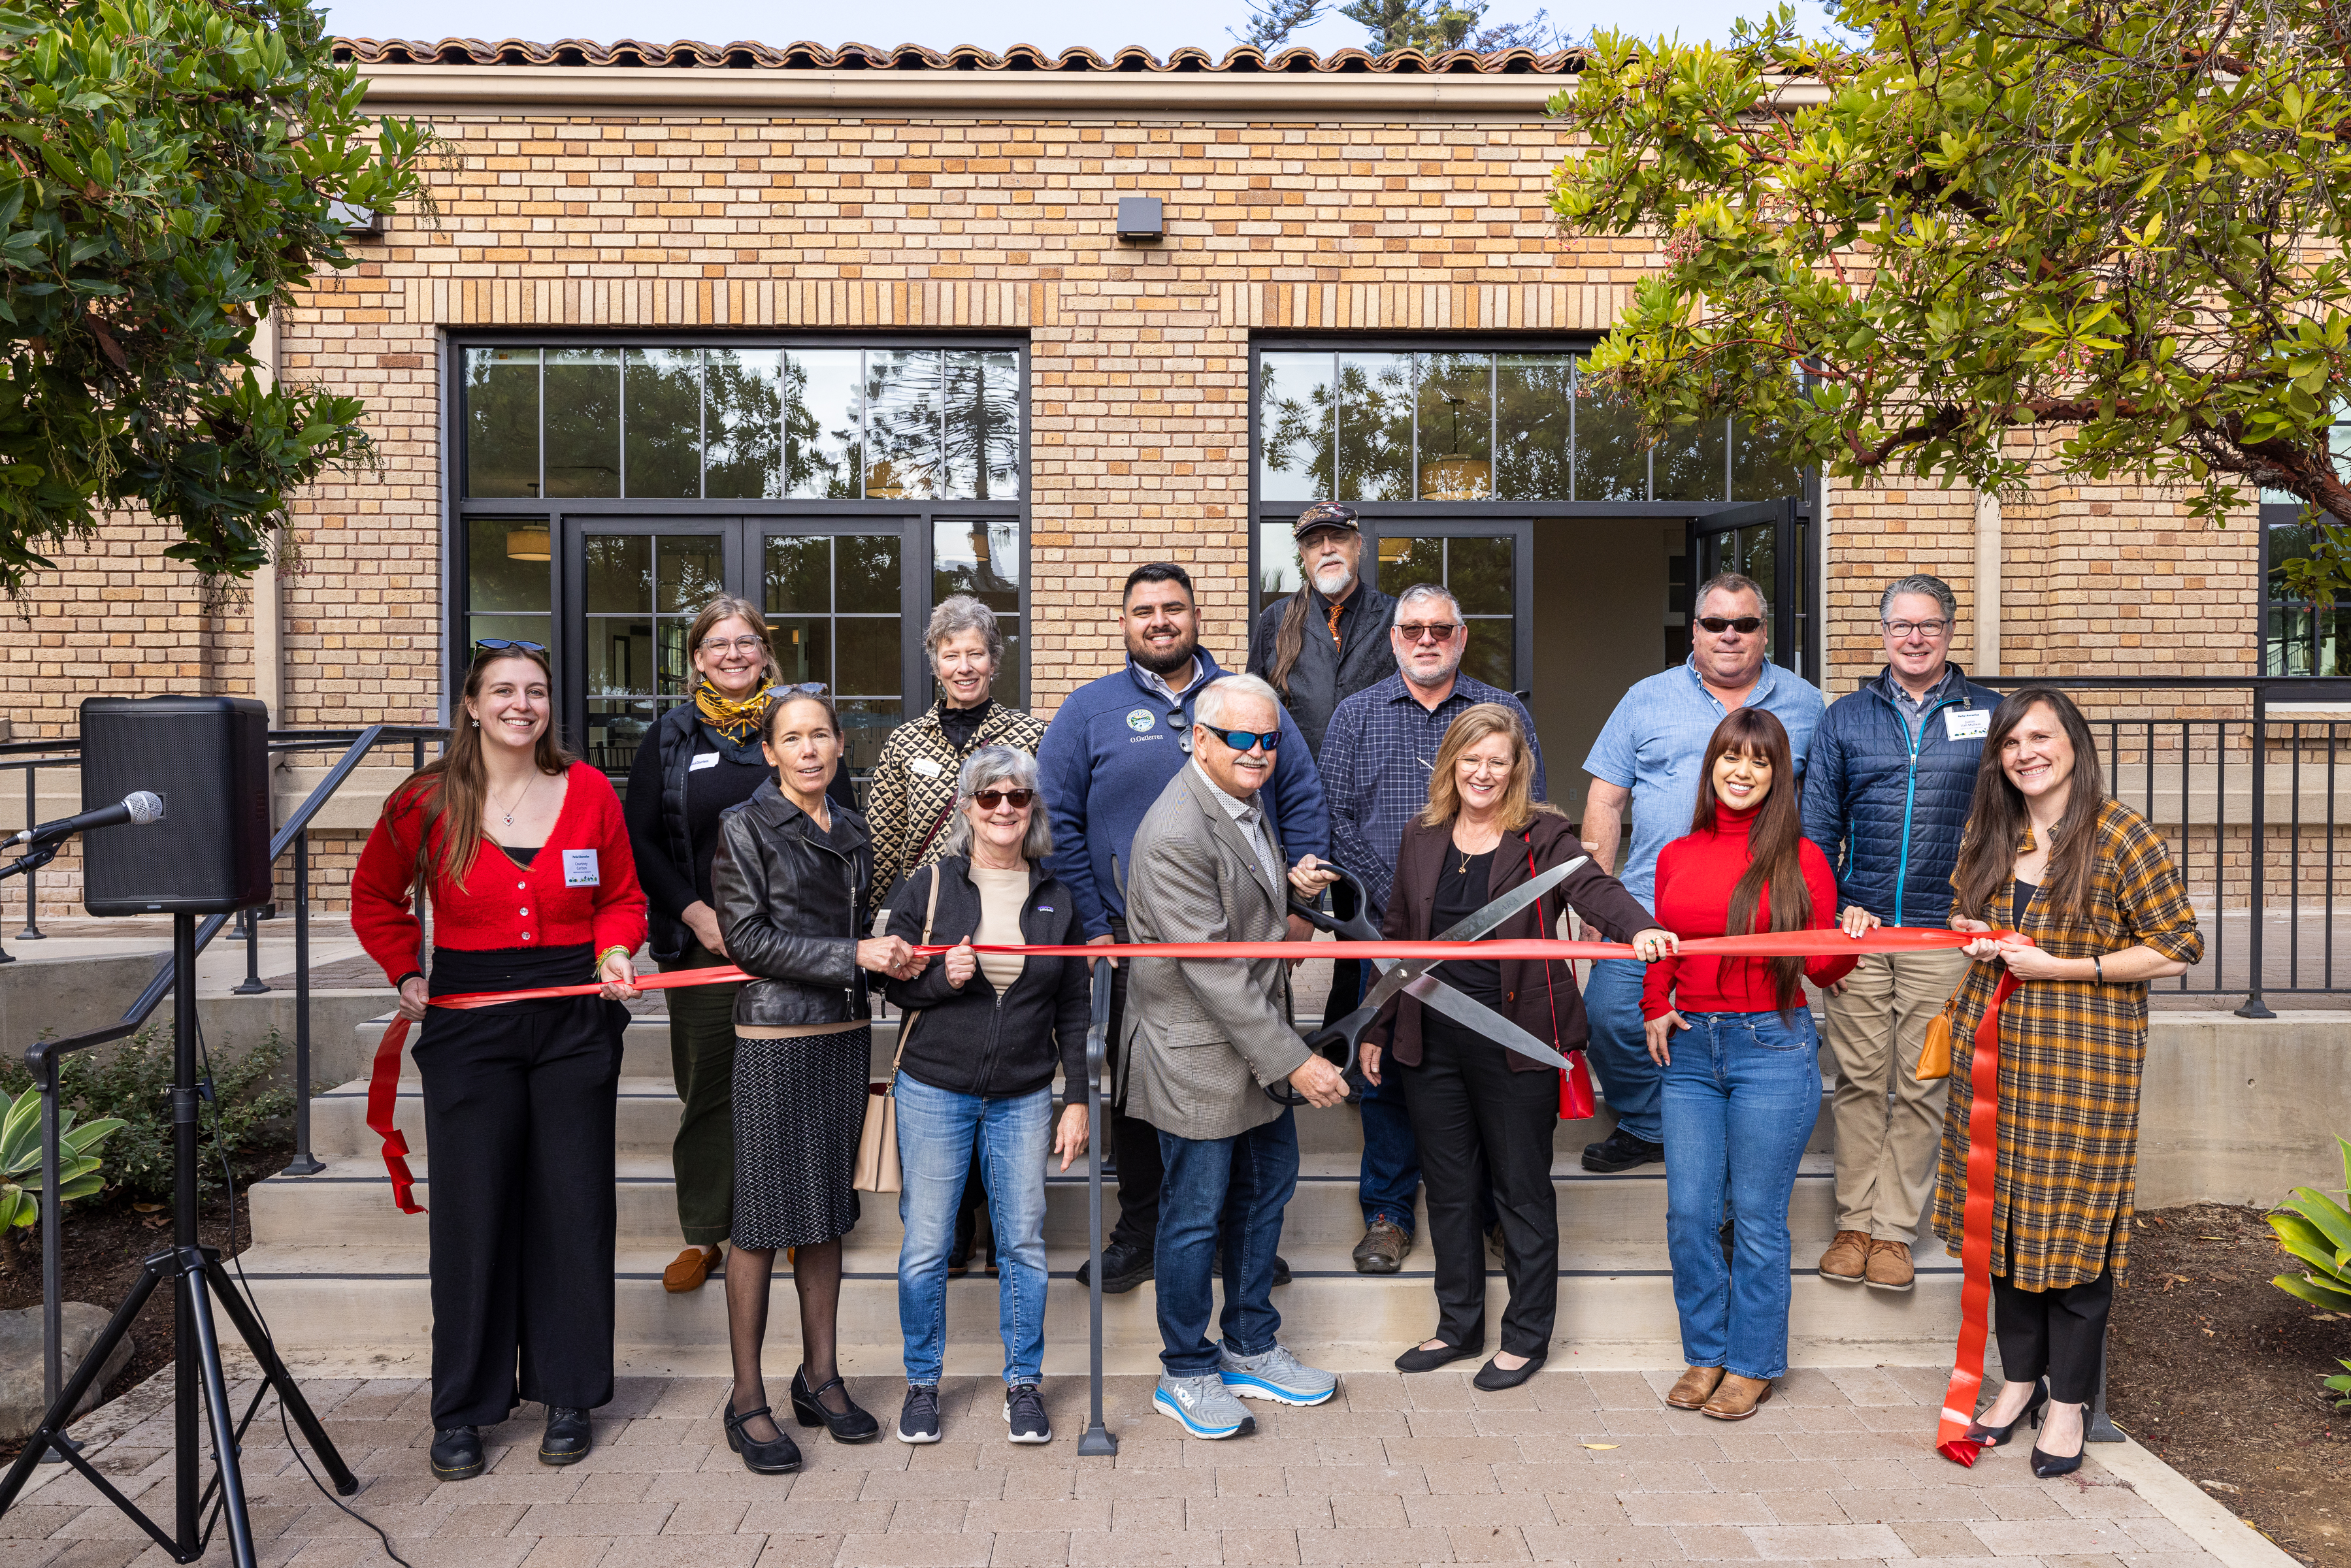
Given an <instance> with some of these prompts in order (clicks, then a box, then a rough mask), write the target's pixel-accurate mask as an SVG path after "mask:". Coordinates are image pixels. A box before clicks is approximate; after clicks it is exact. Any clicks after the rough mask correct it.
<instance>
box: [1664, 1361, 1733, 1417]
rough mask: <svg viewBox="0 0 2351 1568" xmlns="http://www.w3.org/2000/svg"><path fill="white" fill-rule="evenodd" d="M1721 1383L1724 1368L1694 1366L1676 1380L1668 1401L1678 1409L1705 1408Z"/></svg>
mask: <svg viewBox="0 0 2351 1568" xmlns="http://www.w3.org/2000/svg"><path fill="white" fill-rule="evenodd" d="M1721 1383H1722V1368H1720V1367H1719V1366H1693V1367H1691V1368H1690V1369H1689V1370H1688V1371H1687V1372H1685V1373H1683V1374H1682V1375H1681V1376H1680V1378H1679V1379H1678V1380H1677V1381H1676V1382H1675V1384H1674V1386H1673V1390H1672V1392H1670V1393H1668V1394H1667V1396H1666V1403H1667V1404H1668V1405H1670V1406H1673V1407H1674V1408H1675V1409H1677V1410H1699V1409H1703V1408H1705V1406H1706V1402H1707V1401H1708V1399H1710V1398H1712V1397H1713V1396H1714V1391H1715V1389H1716V1388H1717V1387H1719V1386H1720V1385H1721Z"/></svg>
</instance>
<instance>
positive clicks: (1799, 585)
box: [1690, 496, 1820, 684]
mask: <svg viewBox="0 0 2351 1568" xmlns="http://www.w3.org/2000/svg"><path fill="white" fill-rule="evenodd" d="M1690 558H1691V559H1692V560H1693V561H1695V562H1696V569H1695V570H1694V571H1693V572H1692V574H1691V583H1690V591H1691V592H1692V593H1693V594H1694V593H1696V591H1697V587H1698V584H1699V583H1701V582H1704V581H1705V580H1707V579H1708V578H1709V577H1713V576H1715V575H1716V574H1717V573H1719V572H1725V571H1735V572H1738V573H1740V575H1741V576H1744V577H1750V578H1753V579H1754V580H1756V581H1757V582H1759V583H1761V584H1762V586H1763V591H1765V592H1766V593H1768V594H1770V595H1771V661H1772V663H1774V664H1781V665H1783V666H1785V667H1786V668H1788V669H1790V670H1792V671H1794V672H1795V673H1796V674H1798V675H1800V676H1802V678H1804V679H1805V680H1808V681H1813V682H1814V683H1816V684H1817V683H1818V681H1819V679H1820V675H1819V667H1820V651H1819V649H1818V647H1817V646H1816V645H1815V640H1816V637H1817V635H1818V633H1817V632H1816V630H1815V629H1816V627H1817V626H1818V624H1819V619H1818V617H1817V616H1816V615H1815V614H1814V613H1813V602H1812V594H1813V580H1814V577H1815V572H1814V562H1813V531H1812V518H1811V517H1809V516H1808V515H1807V514H1806V513H1805V510H1804V506H1803V500H1802V497H1796V496H1785V497H1781V498H1779V499H1777V500H1771V501H1752V502H1750V503H1748V504H1747V505H1745V506H1740V507H1729V508H1728V509H1726V510H1723V511H1719V512H1714V513H1711V514H1709V515H1708V516H1705V517H1698V518H1694V519H1693V520H1692V521H1691V523H1690ZM1695 623H1696V622H1695V606H1693V607H1692V624H1693V625H1694V624H1695Z"/></svg>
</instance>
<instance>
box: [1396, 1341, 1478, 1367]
mask: <svg viewBox="0 0 2351 1568" xmlns="http://www.w3.org/2000/svg"><path fill="white" fill-rule="evenodd" d="M1483 1354H1486V1347H1485V1346H1484V1345H1482V1344H1445V1345H1439V1346H1437V1348H1436V1349H1435V1350H1423V1349H1422V1348H1421V1347H1420V1346H1418V1345H1414V1346H1413V1347H1412V1348H1411V1349H1410V1350H1408V1351H1405V1353H1404V1354H1402V1355H1400V1356H1397V1357H1396V1358H1395V1369H1396V1370H1397V1371H1398V1372H1435V1371H1436V1370H1437V1368H1438V1367H1440V1366H1450V1365H1451V1364H1453V1363H1455V1362H1457V1361H1474V1360H1475V1359H1477V1358H1478V1357H1479V1356H1481V1355H1483Z"/></svg>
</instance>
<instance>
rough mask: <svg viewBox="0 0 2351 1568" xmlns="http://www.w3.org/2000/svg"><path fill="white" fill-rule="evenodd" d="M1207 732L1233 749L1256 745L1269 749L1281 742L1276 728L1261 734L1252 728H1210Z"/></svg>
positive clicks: (1242, 749) (1240, 749) (1279, 733)
mask: <svg viewBox="0 0 2351 1568" xmlns="http://www.w3.org/2000/svg"><path fill="white" fill-rule="evenodd" d="M1208 733H1209V734H1210V735H1213V736H1215V737H1217V739H1218V740H1221V741H1223V742H1224V743H1225V744H1226V745H1227V746H1229V747H1232V748H1233V749H1234V750H1235V751H1247V750H1249V748H1250V747H1256V746H1262V747H1265V748H1266V749H1267V750H1268V751H1271V750H1273V749H1274V748H1275V747H1279V746H1280V744H1281V731H1280V730H1278V729H1269V730H1267V731H1266V732H1265V733H1264V734H1263V735H1259V733H1258V732H1257V731H1256V730H1253V729H1211V730H1209V731H1208Z"/></svg>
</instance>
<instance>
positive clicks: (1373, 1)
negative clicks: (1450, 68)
mask: <svg viewBox="0 0 2351 1568" xmlns="http://www.w3.org/2000/svg"><path fill="white" fill-rule="evenodd" d="M1487 4H1488V0H1471V3H1470V4H1468V5H1454V4H1453V3H1452V0H1353V4H1351V5H1342V6H1340V7H1339V8H1338V10H1339V15H1340V16H1344V17H1346V18H1347V19H1348V20H1349V21H1351V22H1356V23H1360V24H1362V26H1363V27H1364V30H1365V31H1366V32H1368V33H1370V34H1371V36H1372V37H1371V49H1372V52H1373V53H1374V54H1380V55H1387V54H1394V53H1395V51H1397V50H1398V49H1418V50H1420V51H1421V52H1422V53H1423V54H1429V55H1434V54H1441V53H1443V52H1444V51H1445V50H1447V49H1458V48H1459V47H1462V41H1463V40H1464V39H1466V38H1468V36H1469V29H1470V28H1472V27H1474V26H1477V25H1478V23H1479V18H1481V17H1483V16H1485V15H1486V6H1487Z"/></svg>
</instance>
